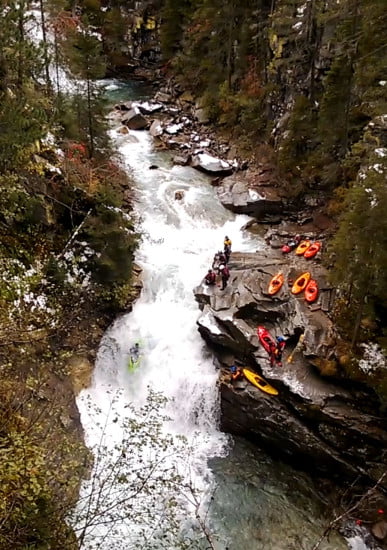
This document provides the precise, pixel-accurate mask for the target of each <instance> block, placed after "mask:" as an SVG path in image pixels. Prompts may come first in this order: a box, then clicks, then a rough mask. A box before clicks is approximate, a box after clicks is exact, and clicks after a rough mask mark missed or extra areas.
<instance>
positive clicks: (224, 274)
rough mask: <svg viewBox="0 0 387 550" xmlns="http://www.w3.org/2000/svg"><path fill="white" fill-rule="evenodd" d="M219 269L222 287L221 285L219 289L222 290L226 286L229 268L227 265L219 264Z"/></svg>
mask: <svg viewBox="0 0 387 550" xmlns="http://www.w3.org/2000/svg"><path fill="white" fill-rule="evenodd" d="M221 268H222V269H221ZM219 270H220V275H221V277H222V287H221V289H220V290H224V289H225V288H226V286H227V282H228V280H229V278H230V270H229V268H228V267H227V265H224V266H220V268H219Z"/></svg>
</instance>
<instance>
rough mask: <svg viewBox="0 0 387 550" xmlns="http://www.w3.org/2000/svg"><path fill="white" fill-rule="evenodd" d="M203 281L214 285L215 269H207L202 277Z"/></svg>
mask: <svg viewBox="0 0 387 550" xmlns="http://www.w3.org/2000/svg"><path fill="white" fill-rule="evenodd" d="M204 281H205V283H206V285H214V284H215V282H216V273H215V271H212V269H209V270H208V272H207V274H206V276H205V277H204Z"/></svg>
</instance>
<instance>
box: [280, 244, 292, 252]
mask: <svg viewBox="0 0 387 550" xmlns="http://www.w3.org/2000/svg"><path fill="white" fill-rule="evenodd" d="M281 250H282V254H287V253H288V252H290V251H291V250H293V249H292V248H291V247H290V246H289V245H288V244H284V245H283V247H282V248H281Z"/></svg>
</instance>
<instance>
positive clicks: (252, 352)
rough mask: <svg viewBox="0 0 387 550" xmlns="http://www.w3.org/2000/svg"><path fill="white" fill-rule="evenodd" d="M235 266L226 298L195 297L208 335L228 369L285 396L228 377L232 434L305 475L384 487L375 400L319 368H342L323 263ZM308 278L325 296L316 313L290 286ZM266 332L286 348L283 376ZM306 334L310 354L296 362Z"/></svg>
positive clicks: (382, 432)
mask: <svg viewBox="0 0 387 550" xmlns="http://www.w3.org/2000/svg"><path fill="white" fill-rule="evenodd" d="M229 267H230V272H231V277H230V280H229V284H228V286H227V287H226V289H225V290H224V291H221V290H220V289H219V288H218V287H208V286H205V285H203V284H201V285H199V286H198V287H197V288H196V289H195V291H194V292H195V297H196V299H197V301H198V302H199V306H200V309H201V310H202V314H201V316H200V318H199V319H198V327H199V331H200V333H201V334H202V336H203V338H204V339H205V340H206V341H207V342H209V344H210V345H211V346H212V348H213V349H214V351H215V353H216V354H217V355H218V357H219V359H220V361H221V362H222V363H223V365H231V364H233V363H234V362H236V364H239V365H245V366H247V367H248V368H250V369H253V370H256V371H257V372H258V373H260V374H262V375H263V376H264V377H265V379H266V380H267V381H268V382H269V383H270V384H271V385H273V386H274V387H275V388H276V389H277V390H278V391H279V395H278V396H276V397H272V396H269V395H267V394H265V393H263V392H262V391H260V390H259V389H258V388H255V387H254V386H253V385H251V384H250V383H249V382H247V381H245V380H243V381H240V382H239V381H238V383H232V382H231V379H230V375H229V371H228V370H224V371H222V374H221V376H220V391H221V425H222V427H223V429H224V430H225V431H228V432H231V433H234V434H240V435H244V436H245V437H248V438H250V439H252V440H254V441H257V442H259V443H260V444H266V445H267V446H268V448H270V449H271V450H276V451H277V452H280V453H281V454H283V455H285V456H287V457H291V458H292V460H296V461H297V464H298V465H300V466H302V467H304V468H306V469H313V470H314V471H320V472H323V473H327V472H328V471H329V472H330V473H331V474H332V472H333V473H334V475H337V476H349V477H351V476H355V475H358V474H359V473H360V474H363V475H364V476H366V477H367V478H369V479H372V480H377V479H378V477H379V476H380V472H381V471H382V469H383V468H385V466H386V461H387V451H386V450H385V449H386V448H387V445H386V444H387V426H386V422H385V419H384V418H382V417H381V416H378V401H377V399H376V397H375V396H374V395H373V394H372V393H370V392H368V391H367V390H366V389H364V390H359V389H354V388H350V387H348V386H346V387H344V386H343V385H340V384H339V382H337V381H336V382H334V381H333V379H331V380H329V379H326V378H323V377H322V376H321V375H320V374H319V372H318V370H317V369H316V368H315V366H313V365H314V364H316V362H318V361H329V362H331V363H333V364H334V363H335V352H334V349H335V340H336V338H335V333H334V329H333V326H332V323H331V321H330V319H329V317H328V315H327V311H323V309H325V310H329V302H330V299H328V297H331V294H332V289H331V288H330V287H329V285H328V283H327V282H326V272H325V270H324V269H323V268H322V267H321V266H320V265H319V263H318V262H317V261H312V262H311V261H310V260H306V259H305V258H303V257H301V258H300V257H297V256H295V255H294V254H293V255H291V256H289V255H288V256H285V257H284V256H282V254H281V252H280V251H278V250H270V252H269V255H267V254H265V253H263V252H257V253H243V254H242V253H235V252H233V253H232V255H231V259H230V263H229ZM279 271H281V272H282V273H283V274H284V276H285V283H284V285H283V287H282V288H281V290H280V291H279V292H278V293H277V294H276V295H275V296H270V295H269V294H268V284H269V281H270V279H271V278H272V276H273V275H275V274H276V273H278V272H279ZM305 271H310V272H311V273H312V276H313V278H315V279H316V280H317V281H318V284H319V288H320V296H319V299H318V300H317V301H316V303H314V304H313V305H308V303H307V302H306V301H305V299H304V295H303V293H301V294H299V295H293V294H292V293H291V292H290V287H289V285H288V282H289V280H295V279H296V278H297V277H298V275H300V274H301V273H303V272H305ZM327 304H328V305H327ZM258 325H264V326H265V327H266V328H267V329H268V330H269V331H270V333H271V334H272V336H273V337H274V336H277V335H280V334H281V335H284V336H285V338H286V339H287V344H286V347H285V351H284V354H283V361H282V364H283V366H282V367H278V366H276V367H273V368H271V367H270V361H269V357H268V354H267V352H266V351H265V349H264V348H263V347H262V345H261V344H260V342H259V340H258V337H257V333H256V329H257V326H258ZM301 333H304V342H303V347H301V346H299V347H300V350H299V351H297V352H295V353H294V355H293V358H292V361H291V362H288V359H289V357H290V355H291V353H292V352H293V350H294V348H295V346H296V344H297V342H298V340H299V335H300V334H301Z"/></svg>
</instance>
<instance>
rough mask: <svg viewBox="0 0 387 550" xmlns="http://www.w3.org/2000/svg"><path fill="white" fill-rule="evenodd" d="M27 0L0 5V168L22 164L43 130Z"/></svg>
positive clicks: (45, 110) (43, 104) (44, 112)
mask: <svg viewBox="0 0 387 550" xmlns="http://www.w3.org/2000/svg"><path fill="white" fill-rule="evenodd" d="M28 8H29V3H28V2H27V1H21V2H16V1H11V2H3V3H1V4H0V36H1V37H2V47H1V50H0V171H5V170H9V169H16V168H17V167H18V166H19V165H21V164H23V162H24V161H25V159H26V157H27V156H28V154H29V148H30V147H31V145H32V144H33V143H34V142H35V141H36V140H39V139H40V138H41V137H42V136H43V135H44V133H45V131H46V128H47V126H46V123H47V121H48V119H49V107H50V105H49V103H48V101H47V100H46V99H45V98H44V97H43V94H42V91H41V90H40V88H39V86H38V85H37V83H38V81H39V80H40V78H41V76H42V68H43V64H42V51H41V49H40V48H39V47H38V46H35V45H34V44H33V43H32V42H31V40H30V39H29V37H28V33H27V27H30V26H31V25H32V24H33V23H34V21H33V15H32V14H31V12H29V10H28Z"/></svg>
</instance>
